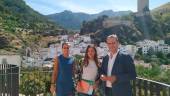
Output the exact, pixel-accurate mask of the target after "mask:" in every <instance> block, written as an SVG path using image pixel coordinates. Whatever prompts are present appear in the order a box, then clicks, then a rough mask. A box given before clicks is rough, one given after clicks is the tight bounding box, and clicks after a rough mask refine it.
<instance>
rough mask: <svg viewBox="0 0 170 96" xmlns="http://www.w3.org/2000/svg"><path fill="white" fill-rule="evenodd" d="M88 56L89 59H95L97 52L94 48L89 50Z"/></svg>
mask: <svg viewBox="0 0 170 96" xmlns="http://www.w3.org/2000/svg"><path fill="white" fill-rule="evenodd" d="M87 55H88V58H89V59H94V55H95V50H94V49H93V48H88V51H87Z"/></svg>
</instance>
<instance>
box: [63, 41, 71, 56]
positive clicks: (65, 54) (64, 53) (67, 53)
mask: <svg viewBox="0 0 170 96" xmlns="http://www.w3.org/2000/svg"><path fill="white" fill-rule="evenodd" d="M62 51H63V55H64V56H65V57H67V56H69V45H68V44H64V45H63V48H62Z"/></svg>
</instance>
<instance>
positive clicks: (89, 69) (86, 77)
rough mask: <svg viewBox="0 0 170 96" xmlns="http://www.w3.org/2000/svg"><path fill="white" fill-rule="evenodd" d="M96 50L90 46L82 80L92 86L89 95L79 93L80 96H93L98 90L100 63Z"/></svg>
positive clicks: (87, 50) (85, 58) (84, 62)
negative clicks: (96, 89) (95, 90)
mask: <svg viewBox="0 0 170 96" xmlns="http://www.w3.org/2000/svg"><path fill="white" fill-rule="evenodd" d="M97 57H98V56H97V51H96V48H95V47H94V46H92V45H88V46H87V49H86V53H85V57H84V60H83V67H82V75H81V80H83V81H85V82H87V83H88V84H90V85H91V86H93V87H92V88H91V89H89V92H88V93H79V96H93V90H94V88H96V83H97V75H98V68H99V62H98V58H97Z"/></svg>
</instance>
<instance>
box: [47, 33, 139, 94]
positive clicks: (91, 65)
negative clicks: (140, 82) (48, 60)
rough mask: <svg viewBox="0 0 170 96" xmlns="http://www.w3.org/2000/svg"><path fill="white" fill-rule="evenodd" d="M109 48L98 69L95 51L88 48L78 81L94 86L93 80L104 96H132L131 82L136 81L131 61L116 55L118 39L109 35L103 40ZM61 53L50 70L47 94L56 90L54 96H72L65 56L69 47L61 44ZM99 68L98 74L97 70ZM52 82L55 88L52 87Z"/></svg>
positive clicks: (70, 62) (70, 72)
mask: <svg viewBox="0 0 170 96" xmlns="http://www.w3.org/2000/svg"><path fill="white" fill-rule="evenodd" d="M106 43H107V46H108V49H109V52H108V54H107V55H106V56H105V57H104V58H103V60H102V64H101V66H100V67H99V61H98V58H97V57H98V56H97V51H96V48H95V47H94V46H91V45H89V46H88V47H87V49H86V53H85V56H84V60H83V67H82V74H81V80H83V81H85V82H87V83H88V84H90V85H92V86H93V89H94V88H95V87H96V83H97V82H96V80H97V77H98V76H100V80H101V81H103V83H104V89H103V90H104V93H105V96H132V87H131V84H130V81H131V80H134V79H135V78H136V76H137V75H136V71H135V66H134V62H133V59H132V57H131V56H130V55H128V54H123V53H121V52H119V40H118V37H117V35H115V34H114V35H110V36H108V37H107V39H106ZM62 51H63V54H62V55H60V56H58V57H56V58H55V63H54V70H53V74H52V80H51V83H52V85H51V88H50V90H51V92H54V91H56V93H57V96H74V83H73V79H72V76H73V73H74V72H73V64H74V60H73V58H72V57H69V45H68V44H67V43H63V45H62ZM98 69H99V71H98ZM53 83H56V89H55V87H54V85H53ZM78 95H79V96H93V93H92V94H86V93H81V92H80V93H79V94H78Z"/></svg>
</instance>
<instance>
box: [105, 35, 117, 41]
mask: <svg viewBox="0 0 170 96" xmlns="http://www.w3.org/2000/svg"><path fill="white" fill-rule="evenodd" d="M109 38H115V39H116V40H117V41H119V39H118V37H117V35H116V34H112V35H109V36H107V39H109ZM107 39H106V40H107Z"/></svg>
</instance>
